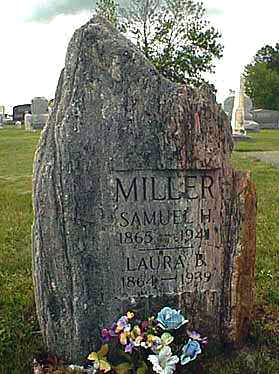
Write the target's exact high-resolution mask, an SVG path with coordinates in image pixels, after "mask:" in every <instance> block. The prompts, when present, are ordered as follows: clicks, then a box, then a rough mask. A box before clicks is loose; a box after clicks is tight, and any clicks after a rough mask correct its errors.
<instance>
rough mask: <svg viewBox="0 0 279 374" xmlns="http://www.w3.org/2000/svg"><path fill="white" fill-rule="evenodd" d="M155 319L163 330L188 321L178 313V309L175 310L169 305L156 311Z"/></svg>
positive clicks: (174, 327)
mask: <svg viewBox="0 0 279 374" xmlns="http://www.w3.org/2000/svg"><path fill="white" fill-rule="evenodd" d="M157 321H158V322H159V326H160V327H161V328H162V329H163V330H173V329H179V327H181V326H182V325H184V323H187V322H188V320H186V319H185V318H184V317H183V316H182V314H180V310H178V311H177V310H175V309H171V308H169V307H165V308H163V309H162V310H161V311H160V312H159V313H158V316H157Z"/></svg>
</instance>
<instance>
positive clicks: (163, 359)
mask: <svg viewBox="0 0 279 374" xmlns="http://www.w3.org/2000/svg"><path fill="white" fill-rule="evenodd" d="M148 360H149V361H150V362H151V363H152V365H153V370H154V371H155V372H156V373H158V374H172V373H173V372H174V371H175V364H177V363H178V362H179V358H178V357H177V356H172V353H171V348H170V347H168V346H167V347H164V348H162V349H161V351H160V352H159V354H158V355H149V356H148Z"/></svg>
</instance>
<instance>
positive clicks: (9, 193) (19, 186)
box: [0, 127, 279, 374]
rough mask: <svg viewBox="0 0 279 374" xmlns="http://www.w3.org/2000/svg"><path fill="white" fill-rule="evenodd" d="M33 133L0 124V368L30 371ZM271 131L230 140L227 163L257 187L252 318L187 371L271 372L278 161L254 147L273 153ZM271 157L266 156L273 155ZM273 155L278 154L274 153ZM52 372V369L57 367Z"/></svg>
mask: <svg viewBox="0 0 279 374" xmlns="http://www.w3.org/2000/svg"><path fill="white" fill-rule="evenodd" d="M39 136H40V132H39V131H37V132H27V131H25V130H23V129H15V128H12V127H10V128H5V129H2V130H0V144H1V147H0V207H1V208H0V209H1V213H2V214H1V217H0V221H1V225H0V290H1V293H0V373H3V374H13V373H16V374H17V373H19V374H20V373H30V372H31V363H32V360H33V358H34V357H38V356H39V355H40V354H43V353H44V346H43V343H42V341H41V337H40V333H39V327H38V324H37V319H36V312H35V306H34V296H33V286H32V273H31V234H30V231H31V225H32V221H33V210H32V202H31V185H32V162H33V161H32V160H33V156H34V152H35V148H36V144H37V142H38V139H39ZM273 151H279V130H268V131H261V132H260V133H255V134H252V135H251V139H250V140H249V141H245V142H238V143H237V144H236V146H235V151H234V153H233V155H232V162H233V164H234V166H235V167H236V168H238V169H242V170H251V173H252V179H253V180H254V182H255V183H256V187H257V205H258V208H257V263H256V275H257V298H256V318H255V321H254V322H253V324H252V329H251V333H250V336H249V338H248V339H247V341H246V343H245V345H244V346H243V347H241V348H239V349H238V350H233V351H231V350H230V351H224V350H223V349H221V347H216V346H214V344H213V342H212V343H211V344H210V345H209V349H208V351H207V353H205V354H203V355H201V356H200V357H199V359H198V360H197V361H196V363H195V364H194V365H193V366H192V369H191V366H189V367H188V369H189V371H188V372H189V373H194V372H196V373H198V372H199V373H209V374H211V373H212V374H213V373H220V374H230V373H235V374H236V373H243V374H246V373H264V374H268V373H277V372H279V357H278V336H279V320H278V315H279V282H278V269H279V266H278V265H279V264H278V262H279V256H278V247H279V245H278V243H279V168H277V167H274V166H273V164H272V162H268V160H267V161H265V162H262V161H259V158H257V157H258V156H257V155H258V154H259V153H261V154H263V153H267V152H269V155H270V156H272V159H273V158H274V157H276V154H273V153H272V152H273ZM273 156H274V157H273ZM278 157H279V156H278ZM57 373H58V372H57Z"/></svg>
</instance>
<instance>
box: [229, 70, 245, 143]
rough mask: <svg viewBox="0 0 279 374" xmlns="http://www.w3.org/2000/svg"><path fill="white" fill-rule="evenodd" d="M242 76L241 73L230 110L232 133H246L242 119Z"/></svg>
mask: <svg viewBox="0 0 279 374" xmlns="http://www.w3.org/2000/svg"><path fill="white" fill-rule="evenodd" d="M244 81H245V80H244V77H243V75H241V76H240V86H239V90H236V93H235V97H234V106H233V112H232V120H231V126H232V132H233V135H236V136H237V135H244V136H245V135H246V131H245V127H244V123H245V122H244V121H245V119H244V118H245V115H244Z"/></svg>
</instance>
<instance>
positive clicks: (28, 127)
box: [24, 113, 32, 131]
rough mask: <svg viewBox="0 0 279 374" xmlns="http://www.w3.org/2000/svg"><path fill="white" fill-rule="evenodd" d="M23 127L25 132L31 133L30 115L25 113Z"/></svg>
mask: <svg viewBox="0 0 279 374" xmlns="http://www.w3.org/2000/svg"><path fill="white" fill-rule="evenodd" d="M24 126H25V130H27V131H31V130H32V114H30V113H25V116H24Z"/></svg>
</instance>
